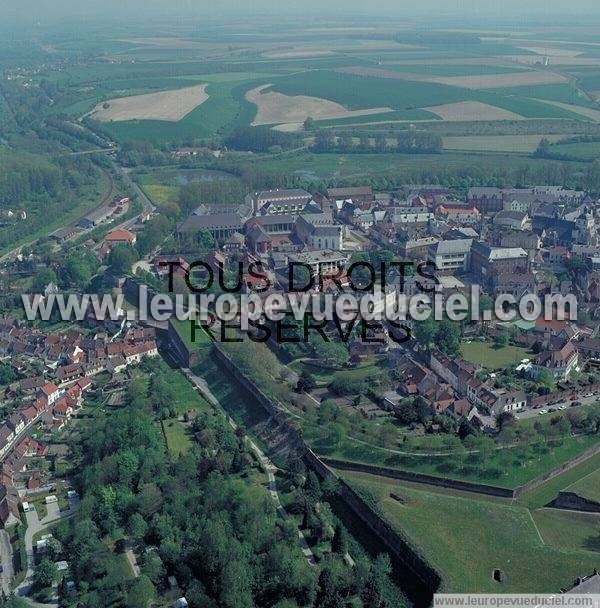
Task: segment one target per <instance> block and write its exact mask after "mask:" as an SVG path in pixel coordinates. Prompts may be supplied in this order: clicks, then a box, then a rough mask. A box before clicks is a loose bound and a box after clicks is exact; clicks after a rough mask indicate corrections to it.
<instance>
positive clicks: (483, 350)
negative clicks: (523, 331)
mask: <svg viewBox="0 0 600 608" xmlns="http://www.w3.org/2000/svg"><path fill="white" fill-rule="evenodd" d="M461 353H462V356H463V358H464V359H466V360H467V361H470V362H471V363H474V364H476V365H482V366H483V367H487V368H489V369H502V368H505V367H508V366H510V365H514V364H517V363H520V361H521V360H522V359H530V358H531V356H532V355H531V352H530V351H529V350H527V349H526V348H522V347H520V346H503V347H501V348H497V347H495V346H494V345H492V344H489V343H487V342H479V341H473V342H471V343H470V344H469V343H467V342H463V343H462V345H461Z"/></svg>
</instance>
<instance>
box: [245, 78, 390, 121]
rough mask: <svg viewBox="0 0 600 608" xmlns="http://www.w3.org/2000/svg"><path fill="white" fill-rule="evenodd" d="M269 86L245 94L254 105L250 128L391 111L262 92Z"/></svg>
mask: <svg viewBox="0 0 600 608" xmlns="http://www.w3.org/2000/svg"><path fill="white" fill-rule="evenodd" d="M269 86H271V85H268V84H267V85H262V86H260V87H257V88H256V89H252V90H251V91H248V92H247V93H246V99H247V100H248V101H249V102H250V103H253V104H254V105H256V107H257V113H256V117H255V118H254V120H253V122H252V125H253V126H256V125H271V124H276V123H299V124H300V125H301V124H302V123H303V122H304V121H305V120H306V119H307V118H309V117H310V118H313V119H315V120H328V119H332V118H354V117H356V116H365V115H372V114H381V113H384V112H391V111H392V109H391V108H368V109H365V110H354V111H352V110H346V108H344V106H342V105H340V104H338V103H335V102H332V101H328V100H327V99H319V98H318V97H308V96H306V95H283V94H282V93H275V92H273V91H271V92H264V90H265V89H267V88H269Z"/></svg>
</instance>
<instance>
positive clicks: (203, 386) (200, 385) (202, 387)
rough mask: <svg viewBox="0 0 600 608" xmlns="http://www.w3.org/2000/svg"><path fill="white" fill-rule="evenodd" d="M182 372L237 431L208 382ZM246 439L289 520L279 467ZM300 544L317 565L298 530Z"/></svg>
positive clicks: (306, 556)
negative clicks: (279, 482)
mask: <svg viewBox="0 0 600 608" xmlns="http://www.w3.org/2000/svg"><path fill="white" fill-rule="evenodd" d="M181 371H182V372H183V373H184V374H185V376H186V377H187V379H188V380H189V381H190V382H191V383H192V384H193V385H194V386H195V387H196V388H197V389H198V390H199V391H200V392H201V393H202V395H203V396H204V397H205V398H206V399H207V400H208V401H209V403H211V404H212V405H214V406H215V407H217V408H218V409H219V411H220V412H221V413H222V414H223V416H225V419H226V420H227V422H228V423H229V425H230V426H231V428H232V429H233V430H236V429H237V428H238V427H237V424H236V423H235V421H234V420H233V419H232V418H231V416H230V415H229V414H228V413H227V412H226V411H225V409H224V408H223V406H222V405H221V403H220V402H219V400H218V399H217V398H216V397H215V396H214V395H213V394H212V392H211V390H210V388H208V385H207V383H206V380H204V378H201V377H200V376H196V375H195V374H194V373H193V372H192V370H190V369H187V368H185V369H182V370H181ZM245 438H246V441H247V442H248V445H249V446H250V448H251V449H252V451H253V452H254V453H255V454H256V456H257V457H258V459H259V460H260V463H261V465H262V466H263V468H264V469H265V471H266V472H267V479H268V487H269V494H270V495H271V498H272V500H273V502H274V503H275V508H276V509H277V513H278V514H279V516H280V517H281V518H282V519H287V518H288V517H289V515H288V513H287V511H286V510H285V509H284V508H283V505H282V504H281V500H280V498H279V493H278V491H277V480H276V479H275V474H274V471H276V470H277V467H276V466H275V465H274V464H273V463H272V462H271V460H269V458H268V457H267V456H266V455H265V454H264V452H263V451H262V450H261V449H260V448H259V447H258V446H257V445H256V443H254V441H252V439H250V437H248V436H247V435H245ZM298 543H299V544H300V549H301V550H302V553H303V554H304V557H305V558H306V560H307V561H308V563H309V564H310V565H311V566H314V565H315V564H316V563H317V562H316V560H315V556H314V554H313V552H312V551H311V549H310V547H309V546H308V543H307V542H306V538H304V534H303V533H302V530H300V529H298Z"/></svg>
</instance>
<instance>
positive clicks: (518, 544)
mask: <svg viewBox="0 0 600 608" xmlns="http://www.w3.org/2000/svg"><path fill="white" fill-rule="evenodd" d="M343 477H344V478H345V479H346V480H347V481H348V482H349V483H351V484H352V485H354V486H356V487H358V488H362V489H366V490H367V491H369V492H370V493H371V495H373V496H374V498H375V500H376V502H377V505H378V506H379V508H380V509H381V510H382V511H383V513H384V514H385V516H386V517H387V518H388V520H389V521H390V523H391V524H392V525H393V526H394V527H396V528H397V529H399V530H400V531H401V532H402V533H403V534H404V535H405V536H406V537H407V538H408V539H409V540H410V541H411V542H412V544H413V545H415V546H417V547H419V548H420V550H421V551H422V553H423V555H424V556H425V557H426V558H427V559H428V560H429V561H430V562H431V564H432V565H433V566H434V567H435V568H436V569H437V570H438V571H439V572H440V573H441V574H442V576H443V577H444V580H445V583H446V589H448V590H451V591H453V592H475V591H476V592H480V593H509V592H556V591H558V590H559V589H560V588H561V587H565V586H567V585H569V584H570V583H571V581H572V579H574V578H575V577H576V576H581V574H582V573H586V572H591V571H592V570H593V568H594V567H596V566H597V563H598V557H599V556H598V554H597V553H596V554H594V553H592V552H590V551H588V550H582V549H578V548H576V547H575V548H570V549H569V550H565V547H564V546H563V545H561V544H556V545H555V544H554V542H557V539H555V538H553V539H548V540H546V539H544V540H542V538H540V535H539V534H538V531H537V529H536V527H535V525H534V522H533V520H532V519H531V516H530V514H529V512H528V510H527V509H526V508H524V507H521V506H520V505H518V504H512V505H511V504H507V503H506V502H504V501H494V500H479V499H477V498H471V497H468V498H466V497H459V496H452V495H448V494H442V493H439V492H434V491H428V490H417V489H414V488H409V487H407V486H405V485H402V484H401V483H400V482H395V481H393V480H387V479H381V478H378V477H375V476H371V475H365V474H359V473H343ZM392 493H393V494H394V495H395V496H396V497H398V498H400V499H401V500H400V501H399V500H397V499H395V498H392V497H391V494H392ZM544 516H545V514H543V515H542V518H543V517H544ZM573 525H577V524H573ZM496 568H499V569H500V570H502V572H504V574H505V576H506V581H505V582H504V583H497V582H495V581H494V580H493V578H492V573H493V570H494V569H496Z"/></svg>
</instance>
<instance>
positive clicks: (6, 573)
mask: <svg viewBox="0 0 600 608" xmlns="http://www.w3.org/2000/svg"><path fill="white" fill-rule="evenodd" d="M0 557H1V559H2V590H3V591H4V595H6V597H8V596H9V595H10V584H11V582H12V580H13V578H14V577H15V573H14V568H13V550H12V545H11V544H10V535H9V533H8V532H7V531H6V530H0Z"/></svg>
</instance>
